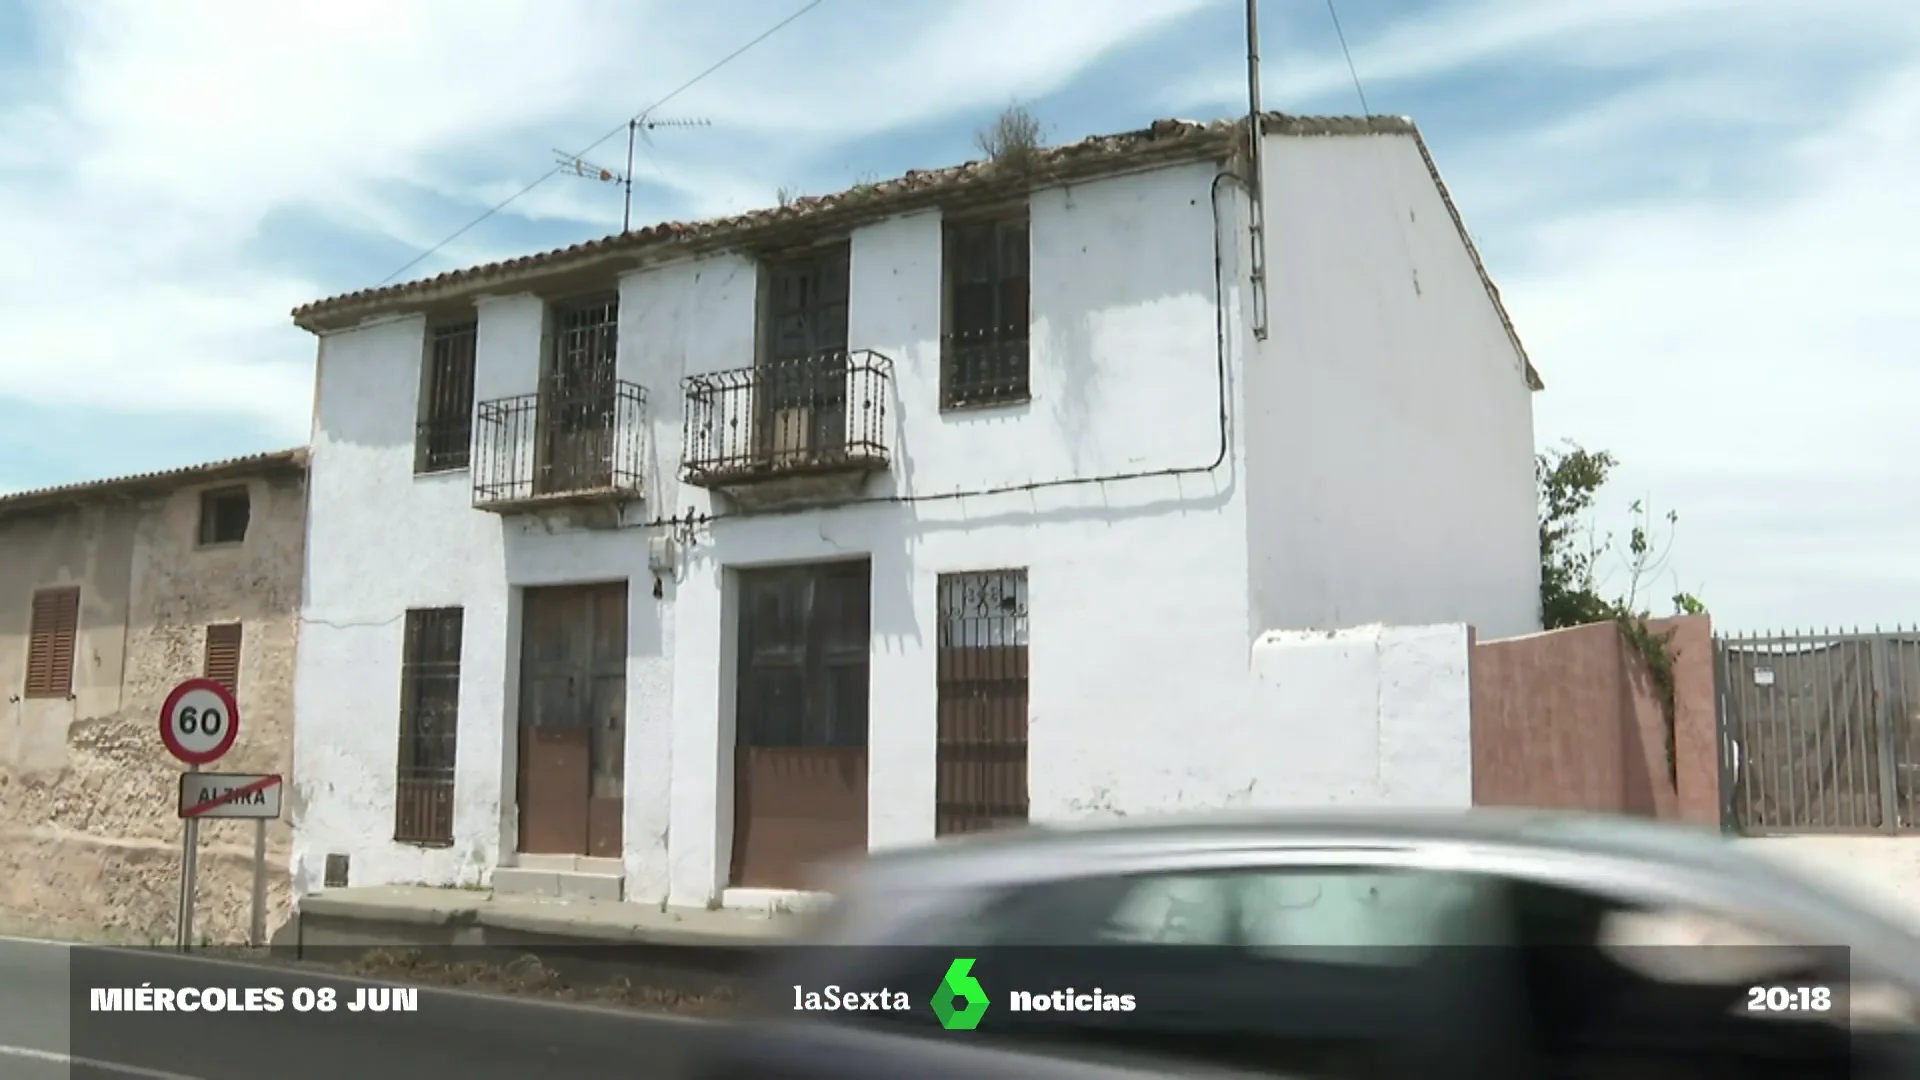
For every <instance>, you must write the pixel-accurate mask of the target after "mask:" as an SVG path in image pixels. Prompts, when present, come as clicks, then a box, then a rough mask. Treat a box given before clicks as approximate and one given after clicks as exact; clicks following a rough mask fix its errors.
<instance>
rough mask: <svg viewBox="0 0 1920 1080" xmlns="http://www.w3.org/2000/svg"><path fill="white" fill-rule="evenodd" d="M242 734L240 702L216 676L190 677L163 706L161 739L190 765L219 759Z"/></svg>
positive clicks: (171, 694) (168, 748)
mask: <svg viewBox="0 0 1920 1080" xmlns="http://www.w3.org/2000/svg"><path fill="white" fill-rule="evenodd" d="M239 737H240V704H239V702H236V701H235V700H234V699H233V693H232V691H230V690H228V689H227V688H226V687H224V686H222V685H220V684H219V683H217V682H215V681H213V680H212V679H188V680H187V681H186V682H183V683H181V684H180V685H179V686H176V687H174V688H173V692H172V693H170V694H168V695H167V702H166V704H164V705H162V706H160V741H161V742H163V743H165V744H166V746H167V753H169V754H172V755H173V756H174V757H176V758H179V759H180V760H181V761H184V762H186V763H187V764H188V765H205V764H207V763H209V762H213V761H218V760H220V758H222V757H223V756H225V755H226V752H227V751H229V750H231V749H233V741H234V740H235V739H237V738H239Z"/></svg>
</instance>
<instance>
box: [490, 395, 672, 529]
mask: <svg viewBox="0 0 1920 1080" xmlns="http://www.w3.org/2000/svg"><path fill="white" fill-rule="evenodd" d="M475 412H476V416H477V419H478V423H477V425H476V426H477V432H476V437H475V440H474V458H475V460H474V462H473V505H474V506H476V507H479V508H481V509H508V508H512V507H514V506H517V505H525V504H529V503H537V502H542V501H546V500H560V499H573V500H580V499H585V498H596V497H604V498H626V499H632V498H638V497H639V496H640V494H641V478H642V475H643V470H644V468H645V465H646V456H645V446H646V416H647V392H646V391H645V390H643V389H641V388H640V387H639V386H637V385H635V384H633V383H630V382H627V381H626V380H624V379H613V378H548V379H546V380H543V383H542V385H541V387H540V389H539V390H538V391H536V392H535V393H531V394H518V395H515V396H513V397H506V398H498V399H495V400H492V401H483V402H481V403H480V405H479V408H478V409H477V410H475Z"/></svg>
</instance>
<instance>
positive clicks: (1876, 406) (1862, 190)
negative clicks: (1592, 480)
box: [1502, 49, 1920, 626]
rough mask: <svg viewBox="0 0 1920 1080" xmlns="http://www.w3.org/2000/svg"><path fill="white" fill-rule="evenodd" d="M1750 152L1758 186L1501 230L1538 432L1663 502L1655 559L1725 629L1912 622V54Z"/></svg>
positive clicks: (1917, 317) (1919, 384)
mask: <svg viewBox="0 0 1920 1080" xmlns="http://www.w3.org/2000/svg"><path fill="white" fill-rule="evenodd" d="M1644 104H1645V106H1646V107H1647V108H1648V109H1650V110H1653V109H1658V108H1659V103H1658V101H1657V100H1656V99H1653V98H1648V99H1646V100H1645V102H1644ZM1602 108H1603V109H1605V108H1609V106H1602ZM1573 123H1574V124H1576V125H1578V124H1579V123H1581V121H1579V120H1575V121H1574V122H1573ZM1601 127H1604V128H1609V129H1611V128H1614V121H1612V120H1609V121H1608V122H1607V123H1606V124H1603V125H1601ZM1630 127H1631V125H1622V126H1620V127H1619V128H1618V130H1621V131H1625V130H1627V129H1628V128H1630ZM1550 138H1551V135H1549V139H1550ZM1526 142H1527V140H1525V139H1522V140H1520V143H1519V147H1524V146H1525V145H1526ZM1618 145H1619V144H1618V143H1615V144H1612V145H1611V146H1610V145H1609V144H1608V143H1606V142H1602V143H1600V144H1598V145H1594V144H1589V146H1588V148H1587V152H1589V153H1594V154H1606V153H1609V152H1613V150H1614V148H1615V147H1617V146H1618ZM1517 149H1518V147H1517V148H1516V150H1517ZM1543 152H1544V151H1543ZM1766 161H1767V165H1766V168H1767V170H1768V173H1769V175H1768V176H1767V181H1768V183H1767V185H1766V186H1765V188H1764V190H1763V193H1762V194H1761V195H1757V196H1748V197H1742V198H1738V199H1732V198H1729V197H1727V196H1726V195H1725V194H1722V193H1719V192H1717V191H1715V190H1706V191H1699V192H1695V193H1692V194H1682V195H1677V196H1669V197H1665V198H1662V199H1658V200H1642V201H1639V202H1636V203H1634V204H1631V205H1625V206H1619V207H1611V208H1608V207H1601V208H1589V209H1584V210H1582V209H1569V210H1565V211H1563V212H1562V213H1561V214H1560V215H1558V216H1557V217H1555V218H1554V219H1552V220H1550V221H1546V222H1543V223H1540V224H1539V225H1537V226H1536V227H1535V228H1534V229H1533V230H1531V231H1530V233H1529V234H1528V235H1527V236H1526V237H1525V238H1524V239H1523V241H1522V246H1523V247H1524V248H1525V249H1526V250H1527V252H1528V259H1527V261H1528V263H1529V264H1530V265H1532V266H1533V267H1534V268H1535V269H1533V270H1532V271H1531V272H1528V273H1525V274H1520V275H1514V274H1507V275H1504V276H1503V278H1502V285H1503V288H1504V291H1505V293H1506V296H1507V299H1508V302H1509V305H1510V306H1511V307H1512V309H1513V311H1514V312H1515V317H1516V319H1517V320H1518V322H1519V325H1520V329H1521V332H1522V334H1523V335H1524V336H1525V338H1526V340H1527V343H1528V345H1529V347H1530V349H1531V350H1532V351H1533V353H1534V356H1535V358H1536V361H1537V362H1538V363H1539V365H1540V366H1541V367H1542V369H1543V371H1544V373H1545V375H1546V378H1547V381H1548V383H1549V386H1550V389H1549V391H1548V392H1547V393H1546V394H1544V395H1542V396H1541V397H1540V399H1539V401H1538V406H1537V417H1538V428H1539V432H1540V435H1541V439H1542V441H1543V442H1546V441H1548V440H1551V439H1556V438H1559V437H1570V438H1576V439H1578V440H1580V441H1582V442H1584V443H1586V444H1587V445H1590V446H1596V447H1604V448H1607V449H1610V450H1612V451H1614V452H1615V453H1616V454H1617V455H1618V456H1619V457H1620V458H1621V459H1622V462H1623V465H1622V468H1621V470H1620V474H1619V477H1618V487H1617V489H1616V498H1617V499H1618V501H1619V502H1624V501H1625V500H1626V499H1628V498H1632V497H1639V496H1643V495H1644V496H1646V497H1650V498H1651V499H1652V500H1654V501H1656V502H1657V503H1659V504H1660V505H1662V506H1672V507H1675V508H1677V509H1679V510H1680V511H1681V513H1682V514H1683V515H1684V519H1683V522H1682V524H1681V526H1680V530H1681V531H1680V534H1679V538H1678V548H1677V549H1676V552H1675V555H1674V565H1675V567H1676V569H1680V570H1682V571H1683V572H1686V573H1691V574H1693V575H1695V576H1696V577H1700V576H1704V577H1705V578H1706V579H1707V580H1708V582H1709V584H1710V585H1711V584H1717V585H1718V586H1719V587H1720V589H1721V590H1722V591H1721V594H1720V596H1719V597H1717V598H1714V599H1716V601H1717V606H1718V608H1719V611H1720V614H1721V615H1722V616H1723V617H1724V618H1725V619H1727V620H1728V621H1729V622H1730V623H1732V624H1736V625H1748V626H1763V625H1772V624H1780V623H1786V622H1794V621H1810V620H1815V619H1822V618H1824V619H1827V620H1834V621H1848V622H1854V621H1858V622H1872V621H1875V620H1883V621H1887V622H1893V621H1898V620H1900V619H1902V618H1904V619H1907V620H1912V619H1913V618H1915V617H1916V615H1920V575H1916V574H1914V573H1911V572H1908V571H1904V570H1902V569H1901V568H1900V567H1901V566H1902V565H1903V564H1904V563H1905V562H1907V561H1908V556H1907V555H1906V554H1905V553H1906V552H1910V551H1912V550H1914V548H1915V547H1916V545H1920V506H1916V504H1915V503H1914V502H1913V500H1911V499H1910V498H1907V497H1906V496H1905V494H1904V492H1905V489H1906V487H1907V486H1908V485H1907V484H1906V482H1905V481H1904V480H1901V481H1899V482H1891V481H1894V479H1895V478H1896V477H1905V476H1909V475H1910V474H1911V471H1912V465H1911V463H1912V462H1913V461H1915V460H1920V429H1916V428H1915V426H1914V424H1913V422H1912V418H1911V417H1912V404H1911V403H1912V402H1913V401H1915V400H1920V365H1916V364H1915V363H1914V354H1913V345H1912V343H1913V341H1914V340H1915V339H1916V338H1917V337H1920V309H1916V308H1915V307H1914V304H1913V290H1912V287H1911V278H1912V268H1911V260H1912V252H1913V251H1915V250H1920V217H1916V216H1915V214H1914V213H1913V211H1912V193H1913V192H1914V191H1920V49H1916V51H1915V56H1914V60H1913V62H1911V63H1910V64H1909V65H1908V66H1906V67H1904V68H1903V69H1900V70H1897V71H1895V72H1892V73H1890V74H1888V75H1887V76H1886V77H1884V78H1883V79H1882V80H1880V81H1877V82H1875V83H1874V84H1872V85H1871V86H1869V87H1868V88H1867V89H1866V90H1864V91H1863V92H1862V93H1861V94H1860V95H1859V97H1858V98H1857V99H1856V100H1854V101H1853V102H1852V103H1850V105H1848V106H1846V107H1843V108H1840V109H1837V110H1835V115H1834V117H1833V119H1832V120H1831V122H1830V123H1829V124H1828V125H1827V126H1826V127H1825V128H1823V129H1821V130H1818V131H1817V132H1816V133H1815V134H1812V135H1805V136H1802V137H1800V138H1799V139H1797V140H1795V141H1790V142H1782V143H1781V144H1780V145H1778V146H1777V148H1776V149H1775V150H1774V152H1773V153H1771V154H1769V155H1767V157H1766ZM1510 246H1511V245H1510ZM1612 509H1613V510H1614V511H1615V513H1616V515H1618V514H1620V513H1621V510H1620V507H1619V506H1615V507H1613V508H1612ZM1623 520H1624V519H1623V518H1622V517H1619V516H1616V517H1615V518H1614V521H1615V522H1616V523H1620V522H1623ZM1816 528H1817V531H1818V535H1817V537H1815V538H1813V539H1809V537H1808V531H1809V530H1810V529H1816ZM1873 580H1878V581H1879V583H1880V584H1879V586H1878V587H1862V586H1861V584H1860V583H1861V582H1862V581H1873ZM1829 586H1831V587H1830V588H1829Z"/></svg>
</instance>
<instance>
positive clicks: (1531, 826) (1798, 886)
mask: <svg viewBox="0 0 1920 1080" xmlns="http://www.w3.org/2000/svg"><path fill="white" fill-rule="evenodd" d="M1237 843H1248V844H1255V845H1260V846H1278V847H1289V846H1298V847H1301V848H1317V847H1328V848H1346V849H1350V850H1353V849H1366V848H1370V847H1374V848H1382V849H1391V848H1408V847H1428V846H1447V845H1456V844H1457V845H1470V846H1474V847H1486V848H1498V849H1505V850H1506V851H1507V852H1509V853H1511V854H1513V855H1516V856H1518V857H1520V858H1523V859H1524V858H1528V857H1531V856H1536V855H1537V856H1541V857H1553V858H1564V857H1567V856H1572V857H1574V858H1575V859H1579V858H1582V857H1586V858H1592V859H1594V860H1596V861H1606V862H1624V863H1628V864H1639V865H1640V866H1642V867H1644V868H1648V869H1651V870H1652V871H1654V872H1655V873H1656V874H1660V875H1661V876H1666V875H1667V874H1671V878H1670V880H1675V881H1680V880H1687V881H1692V882H1695V883H1701V882H1708V881H1710V882H1713V883H1714V884H1713V887H1712V892H1713V893H1715V894H1720V895H1734V896H1743V897H1750V898H1759V897H1766V898H1767V899H1766V906H1767V907H1768V908H1770V909H1772V910H1774V911H1776V912H1777V913H1780V914H1787V913H1789V912H1798V913H1799V914H1798V915H1797V916H1795V920H1796V921H1797V920H1798V919H1799V918H1802V917H1806V916H1808V915H1809V914H1811V915H1812V916H1813V917H1814V918H1815V919H1816V921H1817V922H1818V923H1821V924H1828V925H1836V924H1837V925H1844V926H1845V927H1846V928H1847V930H1846V936H1845V940H1846V941H1847V942H1848V943H1849V944H1851V945H1853V946H1854V947H1855V948H1859V947H1861V946H1862V945H1866V946H1869V947H1871V948H1872V949H1874V950H1875V951H1877V952H1879V953H1882V954H1884V955H1885V956H1886V957H1889V958H1893V957H1897V958H1899V959H1900V962H1901V963H1902V964H1905V965H1907V966H1912V967H1915V968H1916V969H1920V937H1916V935H1915V934H1914V932H1913V929H1912V926H1911V924H1910V923H1909V922H1908V921H1906V920H1905V919H1903V918H1899V917H1896V916H1894V915H1893V914H1892V912H1891V911H1889V910H1887V909H1885V908H1882V907H1880V906H1878V905H1876V904H1875V903H1873V902H1871V901H1870V900H1869V899H1868V898H1864V897H1859V896H1855V895H1852V894H1851V893H1846V892H1841V891H1837V890H1835V889H1833V888H1830V887H1828V886H1827V885H1825V884H1823V883H1821V882H1816V881H1815V880H1813V879H1812V878H1810V877H1808V876H1805V875H1803V874H1801V873H1797V872H1795V871H1794V870H1793V869H1792V868H1790V867H1789V866H1786V865H1783V864H1781V863H1780V862H1777V861H1775V860H1773V859H1770V858H1767V857H1765V856H1762V855H1759V854H1757V853H1755V852H1753V851H1751V850H1749V849H1746V848H1743V847H1742V846H1740V845H1738V844H1735V843H1733V842H1731V841H1730V840H1729V838H1728V837H1726V836H1725V835H1723V834H1722V833H1721V832H1720V831H1719V830H1718V829H1716V828H1712V827H1704V826H1701V825H1695V824H1686V823H1679V822H1666V821H1659V820H1655V819H1649V818H1632V817H1626V816H1620V815H1601V814H1585V813H1576V812H1570V811H1554V810H1535V809H1495V808H1475V809H1471V810H1462V809H1442V810H1404V809H1373V808H1369V809H1309V810H1273V811H1231V812H1215V813H1202V814H1174V815H1164V816H1154V817H1150V818H1131V817H1129V818H1119V819H1106V820H1098V821H1082V822H1068V823H1049V824H1044V825H1034V826H1027V827H1024V828H1016V829H1005V830H994V831H991V832H984V833H977V834H970V835H965V836H959V837H950V838H946V839H942V840H940V841H938V842H936V843H934V844H931V845H925V846H922V847H918V848H909V849H897V850H894V851H891V852H884V851H883V852H874V853H872V854H870V855H868V856H866V857H864V858H862V859H860V860H858V861H856V862H854V863H851V864H848V865H846V866H845V867H843V870H844V871H846V872H848V876H847V877H845V878H843V879H842V881H841V883H842V884H843V885H846V886H850V887H851V888H850V891H849V892H848V893H846V894H842V895H843V898H845V899H850V900H854V902H855V906H856V907H858V906H862V904H863V903H870V902H877V903H879V904H880V905H881V906H882V907H886V906H889V905H891V904H892V903H893V901H892V900H891V899H887V898H889V897H897V896H899V895H902V894H905V893H914V892H925V891H927V890H933V891H939V890H943V889H946V888H961V889H967V888H973V887H980V886H985V887H988V888H994V887H1001V886H1006V885H1013V884H1017V883H1022V882H1028V881H1034V880H1045V879H1047V878H1055V877H1072V876H1079V875H1081V874H1085V873H1099V872H1101V868H1102V867H1103V865H1105V864H1107V861H1108V860H1109V859H1111V858H1118V859H1120V860H1122V861H1132V860H1133V859H1134V858H1135V857H1138V856H1144V857H1146V858H1147V859H1148V860H1151V859H1152V858H1154V857H1155V856H1157V855H1160V854H1164V853H1180V852H1182V850H1183V849H1185V850H1188V851H1194V852H1201V851H1205V850H1207V849H1210V848H1217V847H1220V846H1225V845H1233V844H1237ZM1688 887H1689V888H1692V887H1695V886H1688ZM862 894H865V897H866V898H867V899H866V900H865V901H863V900H860V899H855V898H857V897H861V896H862ZM1782 905H1784V907H1783V906H1782ZM1908 961H1911V964H1908V963H1907V962H1908ZM1903 969H1904V968H1903Z"/></svg>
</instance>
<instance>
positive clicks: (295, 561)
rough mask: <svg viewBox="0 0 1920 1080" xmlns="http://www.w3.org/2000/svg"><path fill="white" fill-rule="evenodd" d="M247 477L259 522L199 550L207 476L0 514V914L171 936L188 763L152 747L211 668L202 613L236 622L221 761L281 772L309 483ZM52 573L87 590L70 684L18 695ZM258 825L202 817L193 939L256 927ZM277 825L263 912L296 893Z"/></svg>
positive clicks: (38, 922) (278, 915)
mask: <svg viewBox="0 0 1920 1080" xmlns="http://www.w3.org/2000/svg"><path fill="white" fill-rule="evenodd" d="M230 483H231V482H229V483H226V484H222V485H220V486H230ZM247 486H248V487H249V489H250V493H251V501H252V519H251V522H250V525H249V527H248V531H247V538H246V540H245V541H244V542H243V543H240V544H234V545H223V546H218V547H208V548H199V547H196V546H195V542H194V541H195V538H196V527H197V523H198V519H199V497H200V489H199V488H187V489H182V490H180V491H178V492H176V493H174V494H172V495H171V496H168V497H165V498H157V499H149V500H145V501H142V502H139V503H131V502H123V503H119V504H114V505H109V506H89V507H86V508H83V509H77V510H75V509H69V510H65V511H59V512H50V513H48V514H46V515H40V516H35V517H29V518H18V519H11V520H0V680H3V681H0V686H4V687H5V688H6V693H7V696H8V698H9V700H8V703H7V705H6V711H5V712H4V713H0V716H4V717H5V721H4V722H5V724H6V728H5V732H6V737H5V739H4V740H0V822H4V824H0V918H4V919H6V920H8V921H10V922H13V923H16V924H20V925H24V926H31V927H36V928H40V927H44V928H47V929H61V928H63V927H65V926H76V927H84V928H90V929H98V930H103V931H105V932H106V933H108V934H109V935H110V936H113V937H117V938H123V939H128V940H135V941H145V940H168V939H170V938H171V936H172V934H173V933H174V920H175V903H176V897H177V889H178V882H179V873H180V822H179V819H178V817H177V816H176V813H175V802H176V800H177V798H178V787H177V785H178V776H179V773H180V768H181V767H180V765H179V764H178V763H177V762H175V761H174V760H173V759H172V758H171V757H169V756H168V755H167V753H166V751H165V749H163V748H162V746H161V745H160V740H159V729H158V716H159V708H160V704H161V701H162V700H163V699H164V698H165V696H166V693H167V691H168V689H170V688H171V687H172V686H173V684H175V683H177V682H179V681H180V680H181V679H183V678H188V677H191V676H195V675H198V674H200V673H201V665H202V659H203V650H204V648H205V640H206V638H205V635H206V627H207V626H208V625H210V624H220V623H233V622H239V623H241V624H242V625H243V627H244V629H243V632H242V634H243V636H242V652H241V665H242V666H241V675H240V687H239V697H240V705H241V715H242V725H241V733H240V739H239V742H238V744H237V745H236V746H235V747H234V750H233V752H232V753H230V754H229V755H228V756H227V757H226V758H225V759H223V760H222V761H220V762H218V763H217V764H215V765H214V766H212V767H211V768H213V769H215V770H218V771H222V772H276V771H277V772H283V773H284V772H285V771H287V769H288V767H289V765H290V750H291V746H292V733H291V725H292V705H291V697H292V676H293V652H294V644H295V639H296V636H297V633H296V631H297V625H298V622H297V616H296V613H297V610H298V600H299V587H300V547H301V542H302V536H303V527H302V518H303V514H304V492H303V483H302V481H301V480H300V478H299V477H298V475H297V474H291V473H288V474H282V475H279V476H275V477H264V476H263V477H257V478H254V479H252V480H250V481H247ZM58 584H78V585H80V586H81V590H82V591H81V620H80V642H79V645H78V647H77V649H76V651H77V653H78V660H77V661H76V665H75V668H76V670H75V678H74V683H75V695H74V698H73V699H72V700H71V701H64V702H62V701H51V702H42V701H31V702H28V701H20V700H17V699H18V698H19V693H20V687H21V682H22V675H23V668H24V664H25V659H26V629H27V625H26V623H27V611H28V606H29V603H30V597H31V594H32V592H33V591H34V590H35V589H39V588H45V587H47V586H50V585H58ZM252 829H253V825H252V823H250V822H208V823H207V824H206V825H205V826H203V827H202V829H201V833H200V835H201V856H200V888H199V903H198V905H197V907H196V912H197V915H196V918H197V925H196V930H197V931H198V934H199V935H200V936H204V937H209V938H212V939H214V940H231V939H237V938H240V937H243V936H244V935H245V933H246V930H247V924H248V919H249V916H250V912H251V903H252V899H251V881H252V857H253V833H252ZM268 839H269V844H268V861H269V864H270V867H271V876H270V878H269V882H270V890H269V898H270V915H269V925H270V926H271V925H274V924H277V923H278V922H279V921H281V920H282V919H284V917H285V912H286V911H287V910H288V906H289V899H288V889H287V885H286V870H285V868H286V854H285V852H286V850H287V847H288V841H287V826H286V825H285V823H284V821H283V822H278V823H274V824H273V825H272V826H270V827H269V837H268Z"/></svg>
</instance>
